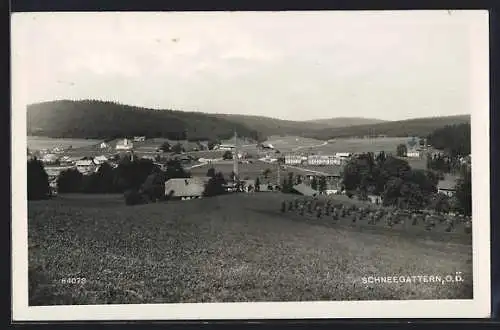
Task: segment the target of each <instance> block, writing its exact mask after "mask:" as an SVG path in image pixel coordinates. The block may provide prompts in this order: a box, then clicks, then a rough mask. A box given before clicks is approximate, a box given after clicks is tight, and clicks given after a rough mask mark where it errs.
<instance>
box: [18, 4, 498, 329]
mask: <svg viewBox="0 0 500 330" xmlns="http://www.w3.org/2000/svg"><path fill="white" fill-rule="evenodd" d="M11 38H12V50H11V54H12V141H11V142H12V150H13V151H14V152H13V160H12V164H11V166H12V169H13V174H12V175H13V178H12V205H13V210H12V212H13V219H12V221H13V224H12V239H13V316H14V318H16V317H17V318H18V319H19V320H90V319H100V320H105V319H109V320H116V319H235V318H236V319H269V318H270V319H279V318H339V317H342V318H343V317H353V318H356V317H358V318H367V317H384V318H391V317H430V318H435V317H461V318H463V317H465V318H471V317H474V318H477V317H487V316H489V313H490V251H489V247H490V231H489V226H490V210H489V207H490V204H489V203H490V202H489V200H490V193H489V184H490V179H489V171H490V167H489V71H488V70H489V69H488V63H489V55H488V51H489V50H488V47H489V46H488V13H487V12H486V11H461V10H434V11H423V10H422V11H302V12H301V11H283V12H222V11H221V12H99V13H98V12H78V13H77V12H59V13H56V12H54V13H48V12H46V13H16V14H13V15H12V18H11Z"/></svg>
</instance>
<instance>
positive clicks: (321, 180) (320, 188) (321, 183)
mask: <svg viewBox="0 0 500 330" xmlns="http://www.w3.org/2000/svg"><path fill="white" fill-rule="evenodd" d="M326 190H327V183H326V177H324V176H321V177H320V178H319V182H318V191H319V192H320V193H322V194H324V193H326Z"/></svg>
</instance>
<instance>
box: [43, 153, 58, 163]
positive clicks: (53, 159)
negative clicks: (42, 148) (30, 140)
mask: <svg viewBox="0 0 500 330" xmlns="http://www.w3.org/2000/svg"><path fill="white" fill-rule="evenodd" d="M41 161H42V162H43V163H45V164H54V163H57V162H58V161H59V157H58V156H57V155H55V154H45V155H43V157H42V159H41Z"/></svg>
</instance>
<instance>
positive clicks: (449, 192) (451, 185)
mask: <svg viewBox="0 0 500 330" xmlns="http://www.w3.org/2000/svg"><path fill="white" fill-rule="evenodd" d="M437 189H438V193H440V194H445V195H446V196H448V197H452V196H453V195H455V193H456V189H455V182H453V181H451V180H442V181H439V183H438V186H437Z"/></svg>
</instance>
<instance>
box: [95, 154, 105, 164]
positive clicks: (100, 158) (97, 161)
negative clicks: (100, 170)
mask: <svg viewBox="0 0 500 330" xmlns="http://www.w3.org/2000/svg"><path fill="white" fill-rule="evenodd" d="M107 161H108V157H106V156H96V157H95V158H94V163H95V164H96V165H101V164H103V163H106V162H107Z"/></svg>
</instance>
